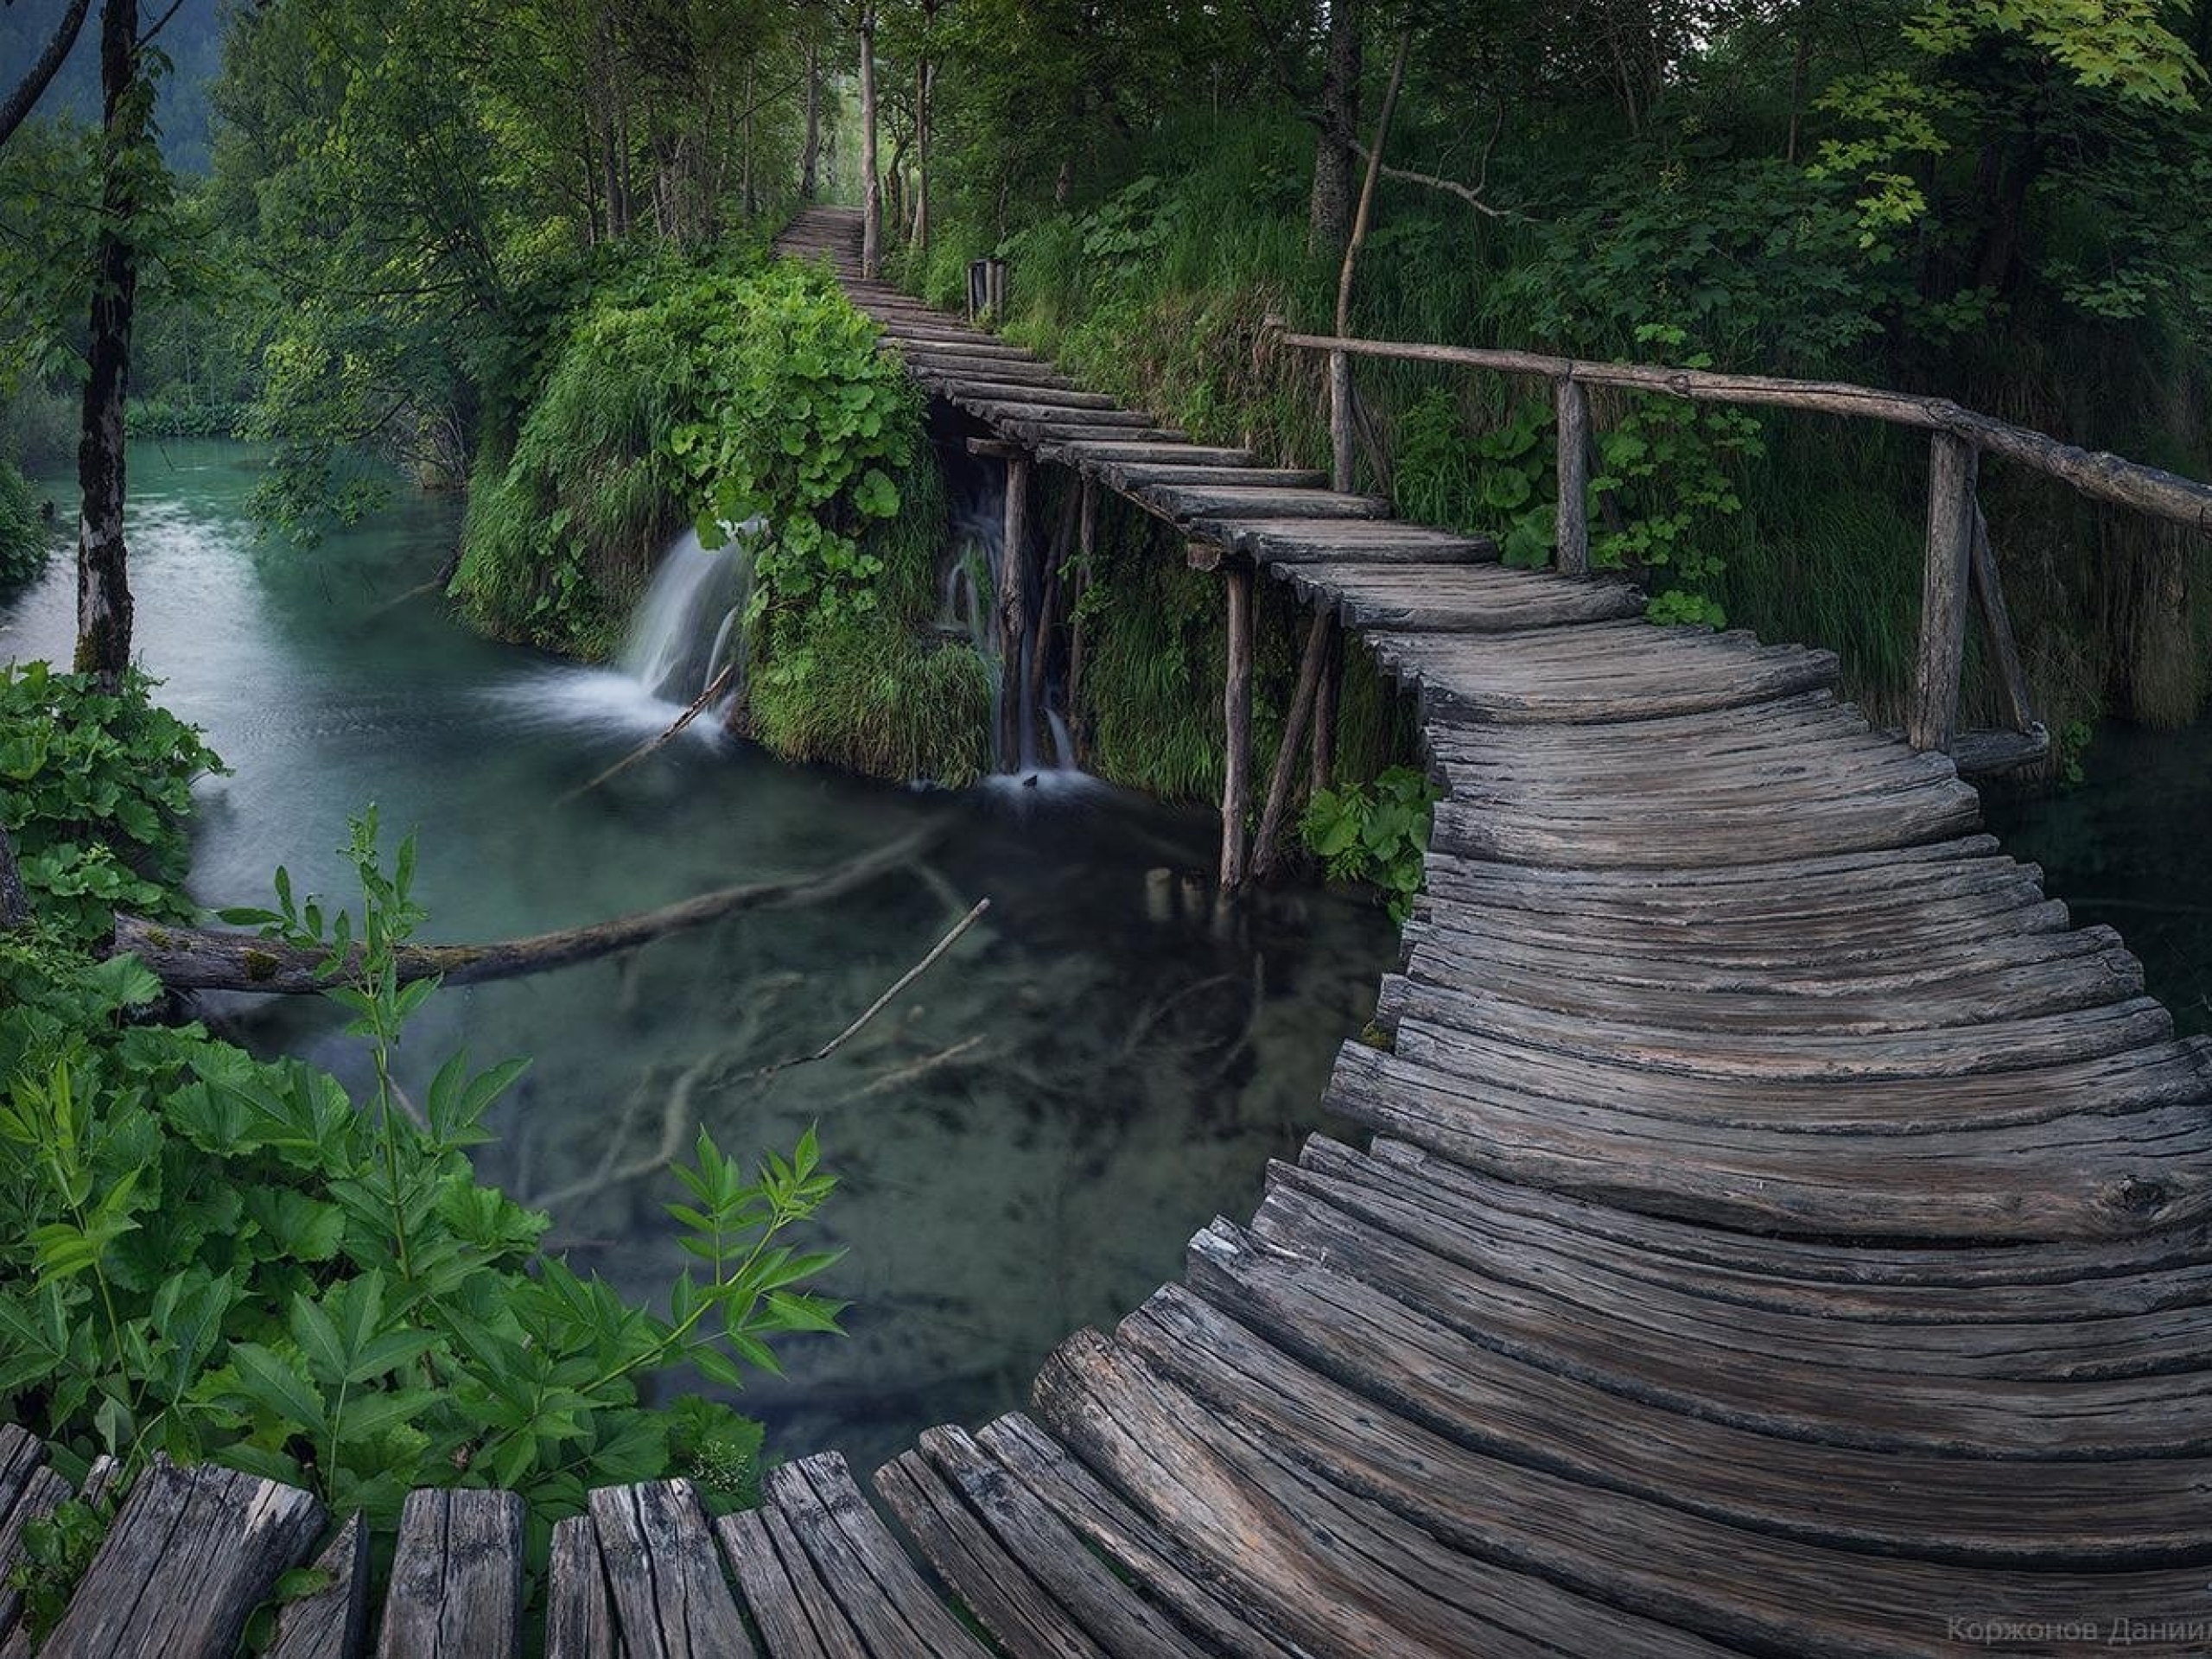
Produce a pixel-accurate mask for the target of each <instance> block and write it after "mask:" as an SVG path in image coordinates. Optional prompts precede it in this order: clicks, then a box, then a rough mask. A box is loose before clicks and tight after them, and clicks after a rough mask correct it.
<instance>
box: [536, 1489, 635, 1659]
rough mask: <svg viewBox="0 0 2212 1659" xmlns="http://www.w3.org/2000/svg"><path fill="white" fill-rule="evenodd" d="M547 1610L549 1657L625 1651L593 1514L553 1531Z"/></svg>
mask: <svg viewBox="0 0 2212 1659" xmlns="http://www.w3.org/2000/svg"><path fill="white" fill-rule="evenodd" d="M545 1608H546V1611H545V1659H615V1656H616V1655H617V1654H619V1653H620V1652H621V1651H622V1646H621V1643H620V1638H619V1637H617V1635H616V1634H615V1624H614V1600H613V1595H612V1594H611V1593H610V1592H609V1591H608V1590H607V1567H606V1564H605V1563H604V1562H603V1561H602V1560H601V1559H600V1553H599V1529H598V1528H597V1527H596V1526H594V1524H593V1523H592V1518H591V1516H589V1515H572V1516H569V1518H568V1519H567V1520H565V1521H563V1522H560V1523H559V1524H557V1525H556V1526H555V1528H554V1529H553V1554H552V1560H551V1561H550V1564H549V1565H548V1567H547V1568H546V1573H545Z"/></svg>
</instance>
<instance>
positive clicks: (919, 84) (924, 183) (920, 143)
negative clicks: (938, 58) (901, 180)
mask: <svg viewBox="0 0 2212 1659" xmlns="http://www.w3.org/2000/svg"><path fill="white" fill-rule="evenodd" d="M936 88H937V65H936V64H934V63H932V62H931V61H930V60H928V59H927V58H925V59H923V60H922V67H921V68H920V69H919V70H918V72H917V73H916V74H915V77H914V227H913V233H912V236H911V237H909V238H908V241H909V242H910V244H911V245H912V246H913V247H914V248H915V249H917V250H918V251H927V250H928V248H929V245H930V96H931V93H932V92H934V91H935V90H936Z"/></svg>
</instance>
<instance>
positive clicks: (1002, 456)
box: [968, 438, 1029, 461]
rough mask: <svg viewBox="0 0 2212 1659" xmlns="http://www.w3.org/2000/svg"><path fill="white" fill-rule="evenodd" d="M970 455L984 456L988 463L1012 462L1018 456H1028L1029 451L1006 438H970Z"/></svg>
mask: <svg viewBox="0 0 2212 1659" xmlns="http://www.w3.org/2000/svg"><path fill="white" fill-rule="evenodd" d="M968 453H969V454H971V455H982V457H984V459H986V460H988V461H1012V460H1014V457H1016V456H1017V455H1026V454H1028V453H1029V451H1028V450H1027V449H1026V448H1023V447H1022V446H1021V445H1020V444H1018V443H1009V442H1007V440H1006V439H1004V438H970V439H969V440H968Z"/></svg>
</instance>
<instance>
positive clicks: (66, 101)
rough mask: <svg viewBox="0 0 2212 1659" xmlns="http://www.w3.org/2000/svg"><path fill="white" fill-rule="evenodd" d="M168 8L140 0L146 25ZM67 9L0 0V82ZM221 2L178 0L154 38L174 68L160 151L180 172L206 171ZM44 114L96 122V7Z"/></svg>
mask: <svg viewBox="0 0 2212 1659" xmlns="http://www.w3.org/2000/svg"><path fill="white" fill-rule="evenodd" d="M167 9H168V0H140V7H139V10H140V11H141V13H142V15H143V26H144V27H151V26H152V24H153V23H154V22H155V21H156V20H157V19H158V18H160V16H162V12H163V11H165V10H167ZM64 10H67V0H4V3H0V65H4V66H6V67H4V68H0V81H4V82H6V83H8V84H9V85H10V86H12V85H13V83H14V81H15V79H16V77H17V76H19V75H21V74H22V71H23V67H24V66H26V65H28V64H29V63H30V62H31V61H32V60H34V59H35V58H36V57H37V56H38V54H39V52H40V51H41V48H44V46H45V45H46V42H47V41H48V38H50V37H51V36H52V35H53V33H54V23H55V22H56V21H57V20H59V19H60V16H61V14H62V12H63V11H64ZM225 10H226V0H183V3H182V4H181V5H180V6H179V7H178V8H177V12H176V16H174V17H172V18H170V19H169V21H168V26H167V27H166V28H164V29H162V32H161V35H160V37H159V39H158V40H156V42H155V44H156V46H158V47H159V48H161V49H162V51H163V52H165V53H167V54H168V58H169V61H170V63H171V64H172V65H173V66H174V67H173V68H172V70H171V71H170V73H169V74H168V76H167V77H165V78H164V79H163V80H162V95H161V102H160V105H158V111H157V114H156V119H158V120H159V121H160V123H161V128H162V155H164V156H167V157H168V162H169V165H170V166H171V167H174V168H177V169H178V170H179V171H180V172H186V173H204V172H206V171H207V123H208V106H207V88H208V86H209V84H210V83H211V82H212V81H213V79H215V77H216V75H217V74H218V73H220V71H221V69H222V67H223V14H224V11H225ZM38 113H39V114H40V115H41V116H53V115H61V114H66V115H69V116H73V117H74V118H76V119H78V120H79V121H97V120H99V114H100V54H99V6H98V5H97V4H95V5H94V7H93V9H92V15H91V16H88V17H86V19H85V27H84V29H83V31H82V32H81V33H80V34H79V35H78V36H77V45H76V48H75V49H74V50H73V51H72V52H71V53H70V54H69V60H68V61H67V63H65V64H63V65H62V67H61V73H60V74H59V75H57V76H55V77H54V85H53V86H49V87H48V88H47V91H46V96H45V97H44V98H43V99H40V100H39V106H38Z"/></svg>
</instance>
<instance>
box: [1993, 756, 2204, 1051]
mask: <svg viewBox="0 0 2212 1659" xmlns="http://www.w3.org/2000/svg"><path fill="white" fill-rule="evenodd" d="M2084 771H2085V772H2086V777H2085V779H2084V780H2083V783H2082V786H2081V787H2080V788H2078V789H2073V790H2069V791H2064V792H2063V793H2059V794H2055V795H2044V796H2040V797H2035V798H2022V799H2017V800H1992V801H1991V802H1990V803H1989V804H1988V806H1987V809H1986V813H1985V817H1986V819H1987V821H1988V825H1989V828H1990V829H1991V830H1993V832H1994V833H1996V834H1998V835H1999V836H2003V837H2004V838H2005V850H2006V851H2008V852H2010V853H2012V854H2014V855H2016V856H2018V857H2020V858H2023V859H2027V860H2030V861H2033V862H2035V863H2037V864H2040V865H2042V866H2043V868H2044V887H2045V888H2046V889H2047V890H2048V891H2049V893H2050V895H2051V897H2053V898H2054V899H2064V900H2065V901H2066V904H2067V907H2068V909H2069V911H2070V912H2072V914H2073V918H2074V920H2075V923H2076V924H2077V925H2082V926H2087V925H2089V924H2091V923H2094V922H2102V923H2105V924H2107V925H2109V926H2112V927H2114V928H2117V929H2118V930H2119V931H2120V937H2121V938H2125V939H2126V941H2127V946H2128V949H2129V950H2133V952H2134V953H2135V954H2136V955H2137V956H2138V957H2141V958H2142V961H2143V969H2144V973H2145V976H2146V977H2147V979H2148V981H2149V989H2150V993H2151V995H2152V996H2155V997H2157V998H2158V1000H2159V1001H2162V1002H2164V1004H2165V1005H2166V1007H2169V1008H2171V1009H2172V1010H2173V1016H2174V1027H2175V1029H2176V1030H2177V1031H2178V1032H2181V1033H2184V1034H2187V1033H2212V840H2208V839H2207V838H2206V836H2205V835H2204V826H2205V824H2206V823H2212V720H2205V721H2198V722H2197V724H2196V725H2195V726H2192V727H2190V728H2185V729H2183V730H2182V731H2177V732H2160V731H2151V730H2147V729H2145V728H2141V727H2136V726H2120V725H2113V726H2107V727H2106V728H2103V729H2101V731H2099V732H2098V734H2097V737H2096V741H2095V744H2094V747H2092V748H2091V749H2090V751H2089V755H2088V761H2087V762H2086V764H2085V766H2084Z"/></svg>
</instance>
